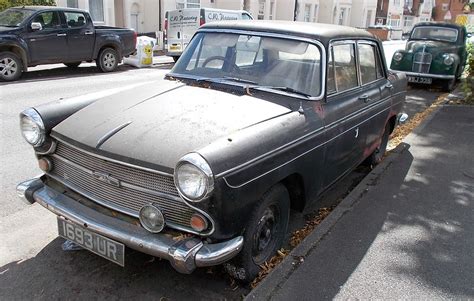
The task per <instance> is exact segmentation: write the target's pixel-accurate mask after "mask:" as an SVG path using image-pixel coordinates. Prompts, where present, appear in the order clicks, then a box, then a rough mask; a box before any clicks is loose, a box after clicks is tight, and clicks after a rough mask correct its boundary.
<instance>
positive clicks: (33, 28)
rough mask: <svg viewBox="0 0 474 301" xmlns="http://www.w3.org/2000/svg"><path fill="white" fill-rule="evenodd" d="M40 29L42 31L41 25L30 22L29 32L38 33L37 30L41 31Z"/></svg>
mask: <svg viewBox="0 0 474 301" xmlns="http://www.w3.org/2000/svg"><path fill="white" fill-rule="evenodd" d="M42 29H43V26H42V25H41V23H39V22H31V30H33V31H38V30H42Z"/></svg>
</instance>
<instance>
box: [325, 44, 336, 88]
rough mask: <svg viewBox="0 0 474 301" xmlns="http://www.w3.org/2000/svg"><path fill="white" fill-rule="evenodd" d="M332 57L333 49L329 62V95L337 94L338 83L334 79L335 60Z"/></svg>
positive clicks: (330, 52)
mask: <svg viewBox="0 0 474 301" xmlns="http://www.w3.org/2000/svg"><path fill="white" fill-rule="evenodd" d="M332 57H333V55H332V48H331V49H330V51H329V60H328V76H327V78H328V80H327V87H328V94H331V93H334V92H336V81H335V79H334V60H333V58H332Z"/></svg>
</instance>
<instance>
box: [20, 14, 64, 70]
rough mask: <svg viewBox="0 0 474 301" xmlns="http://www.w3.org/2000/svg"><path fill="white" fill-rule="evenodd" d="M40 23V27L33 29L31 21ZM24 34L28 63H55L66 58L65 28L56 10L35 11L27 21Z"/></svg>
mask: <svg viewBox="0 0 474 301" xmlns="http://www.w3.org/2000/svg"><path fill="white" fill-rule="evenodd" d="M33 22H36V23H40V24H41V29H40V30H36V31H33V30H32V29H31V23H33ZM28 27H29V32H28V33H27V34H26V43H27V44H28V49H29V54H30V63H31V64H39V63H55V62H63V61H64V60H66V59H67V41H66V29H65V28H64V27H63V24H62V22H61V19H60V15H59V12H58V11H54V10H51V11H42V12H39V13H37V14H36V15H35V16H34V17H33V18H32V19H31V21H30V23H29V26H28Z"/></svg>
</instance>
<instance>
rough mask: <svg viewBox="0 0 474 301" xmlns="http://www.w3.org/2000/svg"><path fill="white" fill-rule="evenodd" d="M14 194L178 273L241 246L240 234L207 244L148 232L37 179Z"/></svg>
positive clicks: (225, 255) (230, 255) (217, 261)
mask: <svg viewBox="0 0 474 301" xmlns="http://www.w3.org/2000/svg"><path fill="white" fill-rule="evenodd" d="M17 193H18V195H19V196H20V197H23V198H25V199H26V200H27V201H28V203H34V202H37V203H39V204H40V205H41V206H43V207H45V208H46V209H48V210H49V211H51V212H53V213H54V214H56V215H58V216H60V217H62V218H65V219H67V220H69V221H71V222H74V223H76V224H79V225H82V226H83V227H85V228H88V229H90V230H91V231H93V232H95V233H98V234H101V235H103V236H106V237H108V238H111V239H113V240H116V241H119V242H121V243H123V244H125V245H126V246H128V247H129V248H131V249H135V250H138V251H140V252H143V253H146V254H149V255H152V256H156V257H160V258H163V259H167V260H168V261H170V263H171V265H172V266H173V267H174V268H175V269H176V270H177V271H178V272H181V273H186V274H189V273H191V272H192V271H193V270H194V269H195V268H196V267H207V266H213V265H218V264H221V263H224V262H226V261H228V260H229V259H231V258H233V257H234V256H235V255H237V254H238V253H239V252H240V250H241V249H242V246H243V237H242V236H238V237H235V238H233V239H231V240H228V241H225V242H221V243H216V244H207V243H204V242H202V241H201V240H200V239H197V238H194V237H193V238H185V239H182V240H180V241H175V240H173V238H172V237H169V236H167V235H164V234H152V233H150V232H148V231H146V230H145V229H143V228H141V227H138V226H135V225H132V224H130V223H127V222H125V221H122V220H120V219H117V218H113V217H110V216H107V215H104V214H102V213H100V212H98V211H96V210H93V209H91V208H89V207H87V206H84V205H82V204H81V203H79V202H77V201H75V200H73V199H72V198H70V197H68V196H65V195H64V194H62V193H59V192H57V191H56V190H54V189H52V188H50V187H48V186H46V185H44V184H43V182H42V181H41V180H40V179H38V178H35V179H31V180H28V181H25V182H22V183H20V184H18V186H17Z"/></svg>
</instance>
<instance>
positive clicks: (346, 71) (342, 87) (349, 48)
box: [333, 44, 359, 92]
mask: <svg viewBox="0 0 474 301" xmlns="http://www.w3.org/2000/svg"><path fill="white" fill-rule="evenodd" d="M333 59H334V69H335V70H334V71H335V72H334V75H335V82H336V89H337V92H342V91H346V90H349V89H352V88H355V87H357V86H358V85H359V83H358V80H357V67H356V59H355V49H354V44H343V45H335V46H333Z"/></svg>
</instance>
